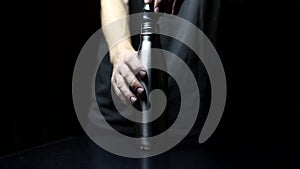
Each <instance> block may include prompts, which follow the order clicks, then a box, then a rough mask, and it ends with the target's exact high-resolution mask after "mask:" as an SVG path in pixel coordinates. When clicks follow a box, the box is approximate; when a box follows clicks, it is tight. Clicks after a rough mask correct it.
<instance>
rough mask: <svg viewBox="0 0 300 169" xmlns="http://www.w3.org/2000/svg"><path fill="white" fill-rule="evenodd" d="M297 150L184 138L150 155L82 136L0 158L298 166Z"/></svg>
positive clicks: (29, 162) (86, 167)
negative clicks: (135, 155)
mask: <svg viewBox="0 0 300 169" xmlns="http://www.w3.org/2000/svg"><path fill="white" fill-rule="evenodd" d="M298 159H299V155H298V154H292V153H279V152H277V153H274V152H264V153H262V152H260V153H259V152H254V151H252V152H251V151H246V150H244V149H243V148H239V149H232V148H228V149H218V148H204V146H202V145H199V144H194V143H192V142H189V143H188V142H184V143H181V144H180V145H178V146H176V147H175V148H173V149H172V150H170V151H168V152H166V153H164V154H162V155H159V156H155V157H151V158H144V159H132V158H124V157H120V156H117V155H114V154H111V153H109V152H107V151H105V150H103V149H102V148H100V147H98V146H97V145H96V144H94V143H93V142H92V141H90V140H89V139H88V138H86V137H73V138H68V139H64V140H61V141H57V142H54V143H50V144H46V145H43V146H40V147H35V148H32V149H29V150H26V151H22V152H18V153H15V154H11V155H7V156H3V157H1V158H0V168H1V169H119V168H120V169H127V168H128V169H135V168H137V169H162V168H163V169H223V168H230V169H235V168H236V169H244V168H249V169H250V168H251V169H259V168H263V169H268V168H283V169H288V168H299V166H297V160H298Z"/></svg>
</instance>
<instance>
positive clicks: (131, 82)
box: [129, 77, 139, 87]
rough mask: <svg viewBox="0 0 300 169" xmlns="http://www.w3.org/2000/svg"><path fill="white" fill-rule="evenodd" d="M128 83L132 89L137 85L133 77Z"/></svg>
mask: <svg viewBox="0 0 300 169" xmlns="http://www.w3.org/2000/svg"><path fill="white" fill-rule="evenodd" d="M129 83H130V86H132V87H136V86H138V85H139V82H138V80H137V79H136V78H135V77H133V78H132V79H131V80H130V82H129Z"/></svg>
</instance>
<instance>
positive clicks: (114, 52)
mask: <svg viewBox="0 0 300 169" xmlns="http://www.w3.org/2000/svg"><path fill="white" fill-rule="evenodd" d="M135 52H136V51H135V50H134V49H133V47H132V46H131V44H130V45H124V44H123V45H122V44H118V45H116V46H114V47H113V48H111V49H110V51H109V54H110V62H111V63H112V64H113V65H115V64H117V63H118V62H120V61H122V60H123V59H124V58H126V57H128V56H129V55H132V54H134V53H135Z"/></svg>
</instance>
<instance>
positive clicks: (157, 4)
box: [154, 0, 162, 12]
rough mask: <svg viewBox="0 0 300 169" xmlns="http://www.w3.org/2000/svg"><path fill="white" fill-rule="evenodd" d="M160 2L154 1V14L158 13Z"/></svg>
mask: <svg viewBox="0 0 300 169" xmlns="http://www.w3.org/2000/svg"><path fill="white" fill-rule="evenodd" d="M161 1H162V0H155V2H154V12H160V8H161Z"/></svg>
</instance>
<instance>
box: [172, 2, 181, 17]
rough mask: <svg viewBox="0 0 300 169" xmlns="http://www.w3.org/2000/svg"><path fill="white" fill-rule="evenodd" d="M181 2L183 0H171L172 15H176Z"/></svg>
mask: <svg viewBox="0 0 300 169" xmlns="http://www.w3.org/2000/svg"><path fill="white" fill-rule="evenodd" d="M182 3H183V0H175V1H174V2H173V6H172V14H173V15H177V14H178V12H179V10H180V7H181V5H182Z"/></svg>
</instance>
